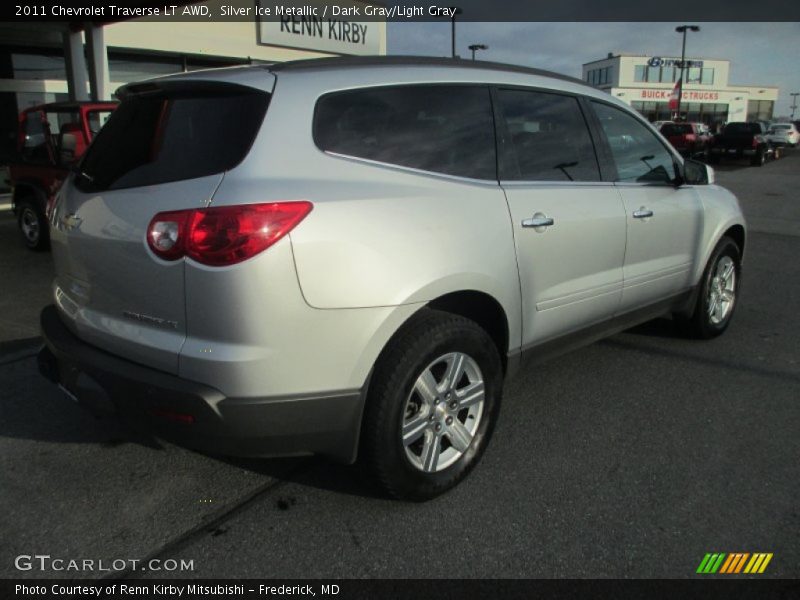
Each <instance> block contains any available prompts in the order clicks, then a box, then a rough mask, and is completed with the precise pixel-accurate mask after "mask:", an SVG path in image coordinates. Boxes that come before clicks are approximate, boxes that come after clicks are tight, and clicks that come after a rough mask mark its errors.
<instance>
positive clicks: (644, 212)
mask: <svg viewBox="0 0 800 600" xmlns="http://www.w3.org/2000/svg"><path fill="white" fill-rule="evenodd" d="M652 216H653V211H652V210H648V209H646V208H645V207H644V206H643V207H642V208H640V209H639V210H635V211H633V218H634V219H646V218H648V217H652Z"/></svg>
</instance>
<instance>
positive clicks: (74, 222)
mask: <svg viewBox="0 0 800 600" xmlns="http://www.w3.org/2000/svg"><path fill="white" fill-rule="evenodd" d="M82 222H83V219H81V218H80V217H79V216H78V215H76V214H69V215H64V216H63V217H61V225H62V226H63V227H64V229H66V230H67V231H69V230H71V229H77V228H78V227H80V226H81V223H82Z"/></svg>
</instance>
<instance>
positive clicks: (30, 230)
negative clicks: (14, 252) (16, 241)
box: [16, 200, 50, 252]
mask: <svg viewBox="0 0 800 600" xmlns="http://www.w3.org/2000/svg"><path fill="white" fill-rule="evenodd" d="M16 212H17V225H18V226H19V230H20V233H21V234H22V240H23V242H24V243H25V246H26V247H27V248H28V249H29V250H34V251H36V252H41V251H43V250H47V249H48V248H49V247H50V230H49V229H48V223H47V217H45V215H44V213H43V212H42V211H41V209H40V208H39V207H38V206H36V204H35V203H34V202H31V201H29V200H23V201H21V202H19V203H17V205H16Z"/></svg>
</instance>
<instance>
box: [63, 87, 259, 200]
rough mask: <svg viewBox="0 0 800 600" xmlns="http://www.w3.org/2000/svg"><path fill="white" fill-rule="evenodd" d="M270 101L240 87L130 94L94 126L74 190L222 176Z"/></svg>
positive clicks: (251, 136) (244, 151) (241, 153)
mask: <svg viewBox="0 0 800 600" xmlns="http://www.w3.org/2000/svg"><path fill="white" fill-rule="evenodd" d="M268 101H269V96H268V95H267V94H265V93H263V92H258V91H255V90H252V91H251V90H248V89H245V88H238V87H236V88H230V89H225V90H224V91H223V90H220V91H213V92H212V91H207V90H203V91H202V92H201V91H197V92H194V93H193V92H191V91H189V90H184V91H181V92H172V93H164V92H159V91H157V92H150V93H146V94H141V95H133V96H132V97H130V98H128V99H125V100H124V101H123V102H122V104H120V106H119V107H118V108H117V109H116V110H115V111H114V112H113V113H112V114H111V116H110V117H109V119H108V122H107V123H106V124H105V125H104V126H103V127H102V129H100V131H99V133H98V134H97V137H96V138H95V141H94V143H93V144H92V146H91V147H90V149H89V151H88V152H87V154H86V156H85V158H84V160H83V162H82V163H81V167H80V169H81V172H82V173H83V176H82V177H78V178H77V179H76V185H77V186H78V187H79V188H80V189H82V190H84V191H101V190H108V189H111V190H114V189H121V188H130V187H138V186H145V185H153V184H157V183H165V182H168V181H180V180H184V179H193V178H196V177H204V176H206V175H213V174H215V173H221V172H223V171H227V170H228V169H231V168H233V167H234V166H236V165H237V164H238V163H239V162H241V161H242V159H243V158H244V157H245V155H246V154H247V152H248V150H249V149H250V146H251V144H252V143H253V140H254V139H255V136H256V133H257V132H258V129H259V127H260V126H261V121H262V120H263V118H264V114H265V112H266V110H267V103H268Z"/></svg>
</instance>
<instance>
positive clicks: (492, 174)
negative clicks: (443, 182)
mask: <svg viewBox="0 0 800 600" xmlns="http://www.w3.org/2000/svg"><path fill="white" fill-rule="evenodd" d="M314 140H315V142H316V144H317V146H318V147H319V148H320V149H321V150H324V151H327V152H334V153H337V154H344V155H347V156H353V157H357V158H366V159H369V160H375V161H379V162H382V163H389V164H394V165H400V166H403V167H412V168H415V169H422V170H425V171H434V172H438V173H444V174H447V175H458V176H461V177H471V178H474V179H495V178H496V159H495V144H494V119H493V117H492V107H491V99H490V96H489V88H488V87H479V86H464V85H461V86H449V85H427V86H403V87H392V88H372V89H368V90H356V91H348V92H340V93H334V94H330V95H328V96H323V97H322V98H321V99H320V100H319V102H318V103H317V108H316V111H315V114H314Z"/></svg>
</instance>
